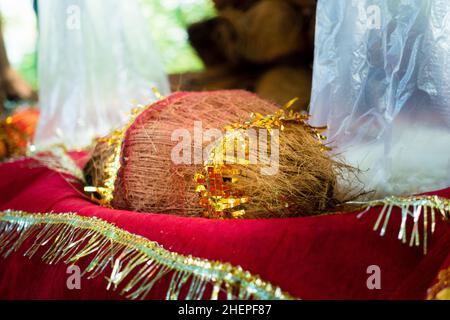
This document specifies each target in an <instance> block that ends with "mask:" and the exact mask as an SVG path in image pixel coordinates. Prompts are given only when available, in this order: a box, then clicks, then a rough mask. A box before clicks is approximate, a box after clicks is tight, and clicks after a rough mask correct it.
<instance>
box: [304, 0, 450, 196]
mask: <svg viewBox="0 0 450 320" xmlns="http://www.w3.org/2000/svg"><path fill="white" fill-rule="evenodd" d="M315 42H316V43H315V46H316V48H315V61H314V79H313V92H312V99H311V109H310V111H311V114H312V124H314V125H327V126H328V132H327V134H328V142H329V143H331V145H332V146H333V147H334V152H335V153H336V154H340V155H341V156H342V157H343V158H344V159H345V160H346V161H347V162H349V163H350V164H352V165H354V166H357V167H358V168H360V169H361V170H362V172H361V174H360V179H361V182H362V183H363V184H364V187H365V189H366V190H368V191H369V190H375V191H376V193H375V196H382V195H393V194H395V195H402V194H411V193H417V192H423V191H431V190H436V189H440V188H445V187H448V186H449V185H450V1H448V0H402V1H400V0H357V1H350V0H333V1H328V0H319V1H318V8H317V26H316V40H315Z"/></svg>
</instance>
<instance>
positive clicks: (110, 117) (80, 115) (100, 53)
mask: <svg viewBox="0 0 450 320" xmlns="http://www.w3.org/2000/svg"><path fill="white" fill-rule="evenodd" d="M139 10H140V8H139V3H138V1H137V0H130V1H128V0H127V1H124V0H39V31H40V34H39V87H40V92H39V95H40V107H41V118H40V122H39V124H38V128H37V133H36V137H35V145H36V147H37V148H38V149H39V148H45V147H48V146H50V145H53V144H59V143H63V144H65V145H66V146H67V147H68V148H81V147H85V146H87V145H89V144H91V142H92V139H93V138H95V137H97V136H101V135H105V134H107V133H108V132H109V131H110V130H111V129H114V128H116V127H118V126H120V125H122V124H123V123H124V122H125V121H126V120H127V119H129V115H130V109H131V108H132V107H133V106H136V104H147V103H149V102H152V101H154V100H155V95H154V93H153V91H152V88H156V89H158V90H159V91H160V92H161V93H162V94H167V93H168V92H169V85H168V80H167V77H166V75H165V73H164V71H163V68H162V65H161V63H160V59H159V57H158V54H157V52H156V49H155V47H154V46H153V44H152V39H151V37H150V35H149V29H148V27H147V25H146V21H145V20H144V18H143V17H142V15H141V12H140V11H139Z"/></svg>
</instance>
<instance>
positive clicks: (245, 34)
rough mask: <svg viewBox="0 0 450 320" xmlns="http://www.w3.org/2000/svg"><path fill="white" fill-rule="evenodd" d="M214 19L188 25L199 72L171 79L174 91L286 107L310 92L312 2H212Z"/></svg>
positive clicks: (300, 104) (306, 98)
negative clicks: (242, 96) (237, 95)
mask: <svg viewBox="0 0 450 320" xmlns="http://www.w3.org/2000/svg"><path fill="white" fill-rule="evenodd" d="M213 2H214V4H215V6H216V9H217V17H215V18H212V19H209V20H206V21H201V22H198V23H195V24H193V25H191V26H190V27H189V29H188V34H189V40H190V42H191V44H192V46H193V47H194V48H195V50H196V51H197V52H198V55H199V56H200V58H201V59H202V60H203V62H204V64H205V66H206V70H205V71H203V72H200V73H190V74H183V75H173V76H172V77H171V80H172V84H173V89H174V90H187V91H189V90H212V89H233V88H239V89H247V90H251V91H254V92H256V93H258V94H259V95H260V96H262V97H264V98H267V99H270V100H273V101H275V102H277V103H278V104H285V103H286V102H288V101H289V100H291V99H292V98H295V97H298V98H299V100H298V102H297V104H298V107H303V108H306V107H307V106H308V104H309V99H310V91H311V74H312V73H311V65H312V57H313V50H314V26H315V19H314V17H315V6H316V1H315V0H213Z"/></svg>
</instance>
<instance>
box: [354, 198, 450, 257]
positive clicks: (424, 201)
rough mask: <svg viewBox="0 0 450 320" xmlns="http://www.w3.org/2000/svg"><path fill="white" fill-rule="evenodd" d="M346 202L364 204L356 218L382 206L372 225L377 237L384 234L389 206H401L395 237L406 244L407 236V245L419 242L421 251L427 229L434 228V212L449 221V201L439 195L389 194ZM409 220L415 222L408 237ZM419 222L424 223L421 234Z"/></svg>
mask: <svg viewBox="0 0 450 320" xmlns="http://www.w3.org/2000/svg"><path fill="white" fill-rule="evenodd" d="M349 204H357V205H363V206H364V207H366V209H365V210H364V211H363V212H361V213H360V214H359V215H358V218H360V217H362V216H363V215H364V214H365V213H366V212H367V211H369V209H370V208H372V207H376V206H383V208H382V209H381V211H380V213H379V215H378V219H377V220H376V222H375V225H374V227H373V230H374V231H378V230H380V236H384V235H385V234H386V230H387V227H388V224H389V219H390V217H391V213H392V209H393V208H394V207H397V208H400V209H401V216H402V220H401V224H400V228H399V232H398V239H399V240H401V241H402V242H403V243H407V238H408V237H409V246H410V247H412V246H417V247H418V246H420V243H421V242H422V243H423V253H424V254H426V253H427V250H428V238H429V232H430V231H431V235H432V234H433V233H434V231H435V229H436V214H438V215H440V216H441V218H442V219H443V220H445V221H448V220H449V217H450V200H449V199H445V198H441V197H438V196H412V197H388V198H385V199H383V200H374V201H370V202H350V203H349ZM383 219H384V220H383ZM408 219H412V220H413V222H414V225H413V228H412V231H411V235H410V236H408V230H407V227H406V224H407V221H408ZM421 220H422V221H421ZM420 224H423V228H422V234H421V231H420V229H421V228H420V226H419V225H420ZM421 239H422V240H421Z"/></svg>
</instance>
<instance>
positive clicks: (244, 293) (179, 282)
mask: <svg viewBox="0 0 450 320" xmlns="http://www.w3.org/2000/svg"><path fill="white" fill-rule="evenodd" d="M30 238H32V239H34V243H33V244H32V245H31V246H30V247H29V248H28V250H27V251H26V252H25V256H28V257H32V256H34V255H36V254H38V253H39V255H40V256H41V258H42V260H43V261H44V262H46V263H48V264H56V263H60V262H64V263H66V264H76V263H77V262H78V261H79V260H81V259H90V260H88V261H89V264H88V266H87V267H86V268H85V269H84V270H83V273H82V275H83V276H87V278H88V279H90V278H94V277H97V276H99V275H101V274H103V273H105V272H106V270H107V267H110V270H111V272H110V275H109V276H108V277H107V278H106V279H107V281H108V284H107V289H108V290H109V289H113V290H116V289H119V290H120V293H121V294H122V295H124V296H125V297H126V298H129V299H144V298H145V297H146V296H147V295H148V294H149V293H150V291H151V290H152V288H153V287H154V285H155V284H156V282H157V281H158V280H159V279H161V278H163V277H166V276H171V277H172V278H171V282H170V285H169V288H168V291H167V295H166V298H167V299H179V298H180V294H181V291H182V289H183V288H184V287H186V286H187V288H188V289H187V294H186V296H185V297H184V298H185V299H188V300H190V299H203V298H205V292H206V288H207V287H208V286H211V287H212V290H211V292H212V294H211V297H210V298H211V299H218V298H219V294H220V293H223V294H222V296H223V297H226V298H228V299H236V298H239V299H263V300H266V299H293V298H292V297H291V296H290V295H289V294H287V293H284V292H283V291H282V290H281V289H280V288H278V287H274V286H272V285H271V284H270V283H268V282H265V281H263V280H261V279H260V278H259V277H258V276H254V275H252V274H250V273H249V272H247V271H244V270H243V269H242V268H241V267H239V266H237V267H235V266H232V265H231V264H228V263H221V262H218V261H209V260H206V259H200V258H197V257H192V256H184V255H181V254H178V253H175V252H171V251H168V250H166V249H164V248H163V247H161V246H160V245H159V244H158V243H156V242H154V241H150V240H148V239H146V238H144V237H141V236H138V235H135V234H131V233H129V232H127V231H125V230H123V229H120V228H118V227H116V226H114V225H112V224H110V223H107V222H105V221H103V220H100V219H98V218H92V217H83V216H78V215H76V214H52V213H45V214H30V213H26V212H21V211H12V210H7V211H4V212H0V255H1V256H3V258H7V257H8V256H9V255H10V254H11V253H13V252H15V251H17V250H19V248H20V247H21V246H22V245H23V243H24V241H25V240H27V239H30ZM222 296H221V297H222Z"/></svg>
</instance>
